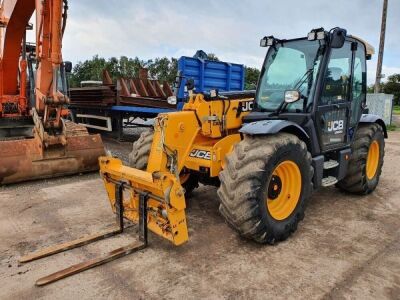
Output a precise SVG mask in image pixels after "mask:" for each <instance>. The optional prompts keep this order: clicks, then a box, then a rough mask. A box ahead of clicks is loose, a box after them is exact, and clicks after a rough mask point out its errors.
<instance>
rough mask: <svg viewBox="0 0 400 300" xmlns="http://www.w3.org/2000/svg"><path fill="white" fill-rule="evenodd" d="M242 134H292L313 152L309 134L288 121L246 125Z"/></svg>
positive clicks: (267, 121) (270, 121) (258, 122)
mask: <svg viewBox="0 0 400 300" xmlns="http://www.w3.org/2000/svg"><path fill="white" fill-rule="evenodd" d="M239 132H240V133H242V134H248V135H272V134H277V133H279V132H285V133H290V134H293V135H295V136H297V137H298V138H299V139H300V140H301V141H303V142H304V143H305V144H306V145H307V149H308V150H309V151H311V149H312V145H311V139H310V136H309V135H308V134H307V132H306V131H305V130H304V129H303V128H302V127H301V126H299V125H298V124H296V123H294V122H292V121H287V120H262V121H256V122H251V123H248V124H245V125H244V126H243V127H242V128H241V129H240V130H239Z"/></svg>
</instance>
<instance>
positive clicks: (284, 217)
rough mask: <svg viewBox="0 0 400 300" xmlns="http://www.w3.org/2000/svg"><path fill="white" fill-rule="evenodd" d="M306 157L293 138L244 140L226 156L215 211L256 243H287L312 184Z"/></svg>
mask: <svg viewBox="0 0 400 300" xmlns="http://www.w3.org/2000/svg"><path fill="white" fill-rule="evenodd" d="M311 161H312V159H311V154H310V153H309V152H308V151H307V147H306V145H305V143H304V142H302V141H301V140H300V139H298V138H297V137H296V136H294V135H292V134H287V133H278V134H276V135H274V136H245V137H244V140H243V141H241V142H240V143H238V144H237V145H236V146H235V148H234V151H233V152H232V153H231V154H230V155H228V156H227V164H226V168H225V170H223V171H222V172H221V173H220V180H221V186H220V188H219V189H218V195H219V198H220V212H221V214H222V215H223V216H224V218H225V219H226V221H227V222H228V224H229V225H230V226H231V227H233V228H234V229H235V230H236V231H238V232H239V234H240V235H241V236H243V237H246V238H249V239H252V240H254V241H256V242H259V243H269V244H274V243H275V242H278V241H283V240H285V239H287V238H288V237H289V236H290V234H291V233H293V232H294V231H296V229H297V225H298V223H299V222H300V221H301V220H302V219H303V218H304V211H305V208H306V204H307V201H308V199H309V197H310V196H311V193H312V190H313V185H312V177H313V168H312V164H311Z"/></svg>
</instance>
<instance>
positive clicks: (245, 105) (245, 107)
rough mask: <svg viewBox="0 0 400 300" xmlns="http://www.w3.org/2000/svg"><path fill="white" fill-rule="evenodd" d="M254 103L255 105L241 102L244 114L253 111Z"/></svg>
mask: <svg viewBox="0 0 400 300" xmlns="http://www.w3.org/2000/svg"><path fill="white" fill-rule="evenodd" d="M253 103H254V102H253V101H246V102H240V105H241V106H242V111H243V112H247V111H252V110H253Z"/></svg>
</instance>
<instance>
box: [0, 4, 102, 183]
mask: <svg viewBox="0 0 400 300" xmlns="http://www.w3.org/2000/svg"><path fill="white" fill-rule="evenodd" d="M35 12H36V22H35V26H33V25H32V24H29V22H30V20H31V18H32V16H33V14H34V13H35ZM67 12H68V0H3V1H2V3H1V7H0V184H8V183H14V182H21V181H26V180H34V179H41V178H48V177H55V176H62V175H69V174H75V173H82V172H88V171H95V170H97V169H98V168H99V167H98V157H99V156H101V155H103V154H104V146H103V143H102V140H101V137H100V135H89V133H88V131H87V130H86V128H85V127H82V126H80V125H78V124H75V123H73V122H69V121H66V120H64V118H63V116H65V115H66V113H67V112H68V110H67V108H66V107H67V105H68V103H69V98H68V84H67V75H66V74H67V73H68V72H70V71H71V69H72V65H71V63H68V62H63V59H62V52H61V49H62V38H63V34H64V30H65V26H66V21H67ZM33 28H35V33H36V34H35V39H36V41H35V44H27V42H26V35H27V30H31V29H33Z"/></svg>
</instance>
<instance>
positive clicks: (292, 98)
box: [285, 90, 301, 103]
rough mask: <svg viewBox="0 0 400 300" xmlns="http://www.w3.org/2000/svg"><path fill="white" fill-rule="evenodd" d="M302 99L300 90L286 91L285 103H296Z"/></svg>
mask: <svg viewBox="0 0 400 300" xmlns="http://www.w3.org/2000/svg"><path fill="white" fill-rule="evenodd" d="M300 98H301V95H300V92H299V91H298V90H289V91H285V102H286V103H294V102H296V101H299V100H300Z"/></svg>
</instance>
